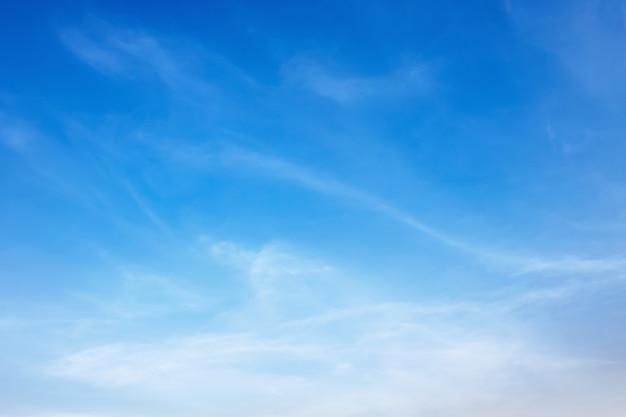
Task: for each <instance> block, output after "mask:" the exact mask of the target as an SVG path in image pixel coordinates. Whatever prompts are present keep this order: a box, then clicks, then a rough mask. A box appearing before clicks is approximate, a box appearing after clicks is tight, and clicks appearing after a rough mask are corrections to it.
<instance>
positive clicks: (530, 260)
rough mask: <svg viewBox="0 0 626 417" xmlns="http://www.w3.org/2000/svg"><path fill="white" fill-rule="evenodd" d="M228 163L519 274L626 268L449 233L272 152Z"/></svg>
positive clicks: (233, 155)
mask: <svg viewBox="0 0 626 417" xmlns="http://www.w3.org/2000/svg"><path fill="white" fill-rule="evenodd" d="M221 159H222V162H223V163H224V164H226V165H227V166H241V167H243V168H246V169H253V170H259V171H262V172H264V173H266V174H268V175H271V176H274V177H276V178H279V179H281V180H286V181H291V182H295V183H297V184H299V185H301V186H304V187H306V188H309V189H312V190H315V191H317V192H321V193H324V194H327V195H330V196H332V197H335V198H339V199H343V200H347V201H352V202H356V203H359V204H361V205H363V206H365V207H367V208H369V209H371V210H374V211H377V212H379V213H381V214H384V215H386V216H388V217H389V218H391V219H393V220H395V221H398V222H400V223H403V224H405V225H406V226H408V227H410V228H411V229H414V230H415V231H417V232H419V233H421V234H424V235H426V236H428V237H430V238H432V239H434V240H436V241H439V242H440V243H442V244H444V245H446V246H449V247H451V248H454V249H456V250H459V251H461V252H463V253H467V254H469V255H471V256H474V257H476V258H478V259H481V260H483V261H486V262H489V263H492V264H494V265H499V266H504V267H507V268H512V270H513V272H514V273H516V274H529V273H552V274H589V273H594V272H595V273H606V272H624V271H626V261H625V260H624V259H621V258H599V259H589V258H581V257H577V256H572V255H567V256H561V257H546V256H542V255H537V254H532V252H531V253H530V254H525V255H523V254H519V253H515V252H512V251H506V250H502V249H498V248H493V247H488V246H484V245H482V244H480V243H476V242H471V241H469V240H464V239H462V238H459V237H456V236H453V235H450V234H448V233H446V232H443V231H441V230H439V229H438V228H436V227H433V226H431V225H429V224H427V223H425V222H423V221H421V220H419V219H417V218H416V217H414V216H413V215H412V214H410V213H408V212H406V211H404V210H402V209H399V208H397V207H395V206H393V205H392V204H389V203H387V202H385V201H383V200H381V199H379V198H377V197H375V196H373V195H370V194H368V193H366V192H364V191H362V190H360V189H358V188H354V187H352V186H350V185H348V184H345V183H342V182H340V181H337V180H335V179H333V178H330V177H327V176H322V175H319V174H317V173H315V172H313V171H309V170H307V169H306V168H303V167H302V166H301V165H295V164H293V163H291V162H289V161H286V160H283V159H281V158H276V157H273V156H267V155H263V154H259V153H257V152H253V151H249V150H246V149H241V148H236V147H228V148H227V149H226V151H225V152H223V153H222V154H221Z"/></svg>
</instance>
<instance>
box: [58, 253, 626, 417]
mask: <svg viewBox="0 0 626 417" xmlns="http://www.w3.org/2000/svg"><path fill="white" fill-rule="evenodd" d="M208 251H209V255H210V256H211V257H212V258H213V259H216V261H219V262H224V263H226V264H228V265H231V266H232V267H233V268H235V269H237V270H241V271H242V272H243V274H244V276H245V277H246V278H247V279H248V280H249V282H250V283H251V285H252V286H253V287H255V288H256V289H257V292H256V293H255V294H254V295H253V296H252V297H251V298H250V300H249V303H247V304H244V305H243V306H242V307H241V309H240V310H239V311H237V312H234V313H236V314H235V315H236V316H238V318H239V319H238V320H233V318H232V315H231V316H229V317H226V318H227V321H226V322H225V324H224V325H225V326H226V327H223V326H221V327H222V330H220V331H197V332H195V333H193V334H188V335H183V336H176V337H170V338H164V339H161V340H158V341H151V342H116V343H109V344H102V345H96V346H92V347H88V348H85V349H81V350H78V351H74V352H69V353H67V354H64V355H62V356H61V357H59V358H57V359H56V360H55V361H54V362H53V363H51V364H50V366H49V367H48V368H47V372H48V374H49V376H54V377H56V378H61V379H68V380H76V381H81V382H84V383H88V384H91V385H94V386H97V387H100V389H103V390H112V391H113V392H117V391H120V390H123V391H125V392H136V393H140V394H141V395H147V396H148V397H151V398H158V399H159V400H158V401H157V402H156V404H153V406H155V407H158V406H159V404H158V403H161V402H163V403H171V402H178V403H180V401H183V402H185V403H186V404H188V405H190V406H189V408H188V411H187V414H188V415H198V416H200V415H202V414H206V413H209V414H219V415H235V414H237V413H243V415H245V414H248V413H251V412H253V410H254V413H255V415H259V416H268V417H269V416H302V417H306V416H313V415H319V414H320V413H321V414H324V415H327V416H330V417H335V416H337V417H339V416H345V415H351V416H352V415H354V416H357V415H359V416H360V415H378V414H380V413H382V414H385V415H387V414H393V415H397V416H407V417H408V416H412V415H415V414H419V415H427V416H438V415H449V414H450V413H454V412H458V411H459V410H464V412H465V415H468V416H471V417H473V416H485V415H487V416H491V415H493V416H496V415H507V416H515V417H517V416H520V417H521V416H522V415H527V413H528V412H529V408H528V407H529V405H528V404H531V405H530V407H531V409H530V411H532V413H533V415H538V416H549V415H552V414H551V413H552V411H551V410H554V409H558V410H564V409H566V410H568V412H570V413H571V414H570V415H573V416H583V415H585V413H588V412H591V410H593V409H594V408H595V409H597V410H602V411H601V414H599V415H602V416H603V417H613V416H617V415H618V413H617V410H618V409H619V408H617V407H618V406H619V405H621V404H619V403H620V402H619V401H617V402H616V400H615V396H614V395H615V393H614V392H613V391H612V390H610V392H609V391H606V390H599V389H597V388H595V389H594V388H593V387H594V386H606V384H607V383H608V382H609V381H610V382H612V383H614V384H618V385H617V386H619V387H623V386H624V379H623V376H624V370H623V369H621V367H619V365H618V364H613V363H609V362H606V361H602V360H598V359H594V358H580V357H576V356H573V355H570V354H568V353H567V352H550V351H549V350H547V349H545V348H544V347H542V346H541V344H540V343H538V342H537V341H533V340H532V339H529V338H528V337H527V335H525V334H524V333H523V332H521V329H520V328H518V327H517V326H516V325H515V319H514V316H511V315H510V314H509V313H510V311H508V312H507V311H506V310H502V309H501V308H500V307H499V306H497V304H489V303H486V304H485V303H476V304H473V305H472V304H471V303H469V304H468V303H452V304H448V305H445V304H442V305H431V306H428V305H421V304H419V303H380V302H373V303H372V302H367V303H365V304H364V303H363V302H361V303H360V304H354V302H353V301H351V300H350V299H349V298H345V294H344V296H341V297H342V298H341V299H340V303H339V304H338V305H336V306H331V307H327V308H323V309H321V310H319V311H316V312H314V313H312V314H310V315H307V316H305V317H303V318H300V319H296V320H294V319H293V311H292V310H291V309H287V310H282V311H277V310H275V309H274V310H273V311H272V314H268V312H267V311H264V310H262V309H261V310H260V309H259V308H258V307H259V298H258V296H259V294H266V289H267V286H269V285H271V286H272V288H273V292H274V297H278V296H280V297H285V298H287V297H288V298H291V301H292V302H294V303H296V304H297V303H299V302H302V301H304V300H305V298H306V293H307V292H311V291H312V292H314V293H316V294H317V295H316V296H318V297H319V296H320V295H322V296H323V294H327V295H329V294H330V293H334V292H336V290H335V288H336V287H337V286H341V279H342V278H341V277H335V279H336V280H337V282H336V285H335V286H329V285H327V283H326V282H325V275H326V274H327V269H328V268H330V267H329V266H327V265H325V264H324V263H323V262H320V261H318V260H311V259H308V258H303V257H301V256H298V255H296V254H294V253H293V252H290V251H288V250H287V249H286V248H285V247H282V248H281V249H280V250H279V249H278V248H277V247H276V245H269V246H266V247H264V248H262V249H261V250H259V251H251V250H249V249H244V248H241V247H240V246H238V245H236V244H233V243H229V242H217V243H214V244H212V245H210V246H209V247H208ZM321 265H325V266H323V267H320V266H321ZM268 276H269V277H271V278H272V281H271V283H268V282H264V283H263V286H264V288H260V289H259V288H258V285H259V284H258V281H259V278H260V277H268ZM293 281H297V282H299V285H302V286H303V288H305V289H306V290H307V291H302V292H299V293H294V292H293V291H291V290H290V288H292V286H293ZM334 295H336V294H333V296H334ZM611 368H612V369H613V371H610V369H611ZM539 380H540V381H541V385H539V386H538V385H537V381H539ZM564 381H567V382H566V383H564ZM580 390H591V391H588V394H589V395H587V396H585V397H580V396H577V395H575V394H576V393H577V392H580ZM241 398H246V401H245V402H241V401H240V399H241ZM606 401H609V402H611V401H612V402H613V405H612V406H607V405H606V404H607V402H606ZM524 404H526V406H525V407H522V405H524ZM598 407H599V408H598ZM189 410H191V411H189ZM377 413H378V414H377Z"/></svg>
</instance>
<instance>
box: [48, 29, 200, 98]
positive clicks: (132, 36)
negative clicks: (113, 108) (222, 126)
mask: <svg viewBox="0 0 626 417" xmlns="http://www.w3.org/2000/svg"><path fill="white" fill-rule="evenodd" d="M102 26H104V27H102ZM97 27H98V26H97ZM99 29H100V30H92V31H90V32H88V31H85V30H78V29H66V30H63V31H61V32H60V37H61V40H62V41H63V43H64V44H65V45H66V46H67V47H68V48H69V49H70V50H71V51H72V52H73V53H74V54H75V55H76V56H77V57H78V58H80V59H81V60H83V61H84V62H85V63H87V64H88V65H90V66H92V67H93V68H95V69H96V70H98V71H101V72H103V73H105V74H109V75H137V74H141V73H142V72H143V71H145V70H146V69H149V70H151V71H152V73H153V74H155V75H156V76H157V77H158V78H159V79H160V80H161V81H162V82H163V83H165V84H166V85H167V86H168V87H170V88H171V89H172V90H173V91H176V92H180V93H184V94H186V95H191V96H198V95H203V94H207V93H209V92H210V91H211V90H212V87H211V86H210V85H209V84H207V83H206V82H205V81H204V80H202V79H201V78H200V77H198V76H196V75H194V70H193V66H191V65H189V62H188V61H189V59H188V56H187V55H183V54H177V53H175V51H174V50H172V48H168V47H166V46H165V45H164V42H163V41H162V40H159V39H158V38H156V37H154V36H151V35H149V34H147V33H145V32H143V31H141V30H130V29H119V28H113V27H110V26H107V25H100V28H99Z"/></svg>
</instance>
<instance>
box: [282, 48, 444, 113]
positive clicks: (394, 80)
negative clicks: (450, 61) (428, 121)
mask: <svg viewBox="0 0 626 417" xmlns="http://www.w3.org/2000/svg"><path fill="white" fill-rule="evenodd" d="M283 75H284V77H285V80H286V82H287V84H288V85H292V86H295V87H300V88H304V89H307V90H310V91H312V92H314V93H315V94H318V95H320V96H322V97H326V98H329V99H331V100H334V101H337V102H340V103H352V102H357V101H360V100H364V99H370V98H377V99H380V98H399V97H409V96H414V95H421V94H425V93H427V92H429V91H430V90H432V87H433V84H434V80H433V74H432V68H431V67H430V66H429V65H427V64H416V65H411V66H406V67H403V68H401V69H400V70H398V71H397V72H394V73H392V74H389V75H385V76H379V77H352V76H341V75H338V74H334V73H332V72H331V71H329V70H327V69H326V68H324V67H323V66H322V65H321V64H320V63H319V62H317V61H314V60H311V59H306V58H302V57H300V58H295V59H292V60H291V61H289V62H287V63H286V64H285V65H284V67H283Z"/></svg>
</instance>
